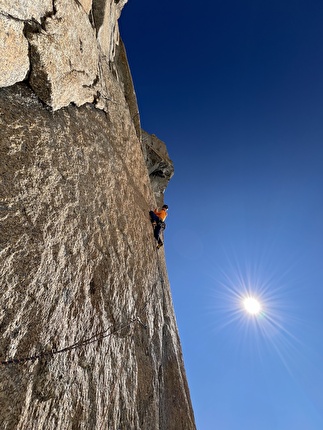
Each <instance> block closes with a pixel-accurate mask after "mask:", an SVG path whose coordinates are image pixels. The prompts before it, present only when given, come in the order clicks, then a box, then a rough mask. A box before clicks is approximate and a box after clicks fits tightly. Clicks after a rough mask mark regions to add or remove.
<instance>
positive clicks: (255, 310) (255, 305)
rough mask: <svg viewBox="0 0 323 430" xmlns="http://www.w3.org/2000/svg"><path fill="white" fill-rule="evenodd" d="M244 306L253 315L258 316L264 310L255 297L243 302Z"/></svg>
mask: <svg viewBox="0 0 323 430" xmlns="http://www.w3.org/2000/svg"><path fill="white" fill-rule="evenodd" d="M243 306H244V308H245V310H246V311H247V312H248V313H249V314H251V315H258V314H259V313H260V312H261V310H262V306H261V304H260V302H259V301H258V300H257V299H255V298H254V297H247V298H245V299H244V300H243Z"/></svg>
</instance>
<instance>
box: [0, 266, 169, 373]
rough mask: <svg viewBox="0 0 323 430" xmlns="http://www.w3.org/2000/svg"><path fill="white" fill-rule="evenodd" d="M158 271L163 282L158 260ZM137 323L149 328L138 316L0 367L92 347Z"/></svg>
mask: <svg viewBox="0 0 323 430" xmlns="http://www.w3.org/2000/svg"><path fill="white" fill-rule="evenodd" d="M157 269H158V274H159V279H160V280H161V281H162V280H163V277H162V275H161V267H160V264H159V261H158V260H157ZM155 286H156V283H155V284H153V285H152V287H151V290H150V292H149V294H148V297H147V299H146V300H145V303H144V305H143V306H142V307H141V308H140V310H139V314H142V313H143V312H144V311H145V310H146V308H147V306H148V303H149V301H150V300H151V297H152V294H153V291H154V287H155ZM135 323H138V324H140V325H141V326H142V327H143V328H144V329H146V328H147V325H146V324H144V323H143V322H142V321H141V319H140V318H139V317H138V316H136V317H134V318H131V319H129V320H128V322H127V323H125V324H123V325H122V326H120V327H119V328H114V327H115V326H114V325H111V326H110V327H108V328H107V329H105V330H103V331H101V332H100V333H96V334H94V335H92V336H91V337H89V338H87V339H84V340H80V341H78V342H76V343H74V344H72V345H69V346H66V347H65V348H61V349H56V348H53V349H51V350H50V351H43V352H39V353H38V354H35V355H32V356H29V357H22V358H11V359H8V360H0V366H7V365H10V364H22V363H26V362H28V361H32V362H34V361H36V360H38V359H42V358H46V357H53V356H54V355H57V354H62V353H65V352H68V351H72V350H75V349H77V348H81V347H83V346H86V345H90V344H91V343H94V342H98V341H99V340H102V339H105V338H107V337H110V336H112V335H114V334H116V333H119V332H120V331H122V330H124V329H126V328H127V327H130V326H131V325H132V324H135Z"/></svg>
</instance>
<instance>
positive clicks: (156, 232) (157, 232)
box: [149, 211, 163, 244]
mask: <svg viewBox="0 0 323 430" xmlns="http://www.w3.org/2000/svg"><path fill="white" fill-rule="evenodd" d="M149 215H150V219H151V221H152V222H153V221H155V222H156V223H157V224H156V226H155V228H154V238H155V239H156V240H157V242H158V243H161V244H162V243H163V242H162V241H161V239H160V238H159V235H160V229H161V225H160V223H161V219H160V218H159V217H158V216H157V215H156V214H155V212H153V211H150V212H149Z"/></svg>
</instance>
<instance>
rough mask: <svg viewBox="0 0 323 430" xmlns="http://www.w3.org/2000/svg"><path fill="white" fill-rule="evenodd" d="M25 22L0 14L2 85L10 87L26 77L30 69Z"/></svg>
mask: <svg viewBox="0 0 323 430" xmlns="http://www.w3.org/2000/svg"><path fill="white" fill-rule="evenodd" d="M23 27H24V24H23V23H22V22H19V21H15V20H12V19H9V18H7V17H5V16H0V34H1V35H2V36H1V39H0V57H1V62H0V87H8V86H10V85H13V84H14V83H15V82H19V81H22V80H23V79H25V77H26V75H27V73H28V71H29V56H28V42H27V39H26V38H25V37H24V34H23Z"/></svg>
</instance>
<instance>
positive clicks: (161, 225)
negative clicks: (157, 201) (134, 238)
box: [149, 205, 168, 249]
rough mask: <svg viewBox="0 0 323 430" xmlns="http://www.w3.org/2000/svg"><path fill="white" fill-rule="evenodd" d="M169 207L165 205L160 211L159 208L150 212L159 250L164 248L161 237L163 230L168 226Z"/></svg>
mask: <svg viewBox="0 0 323 430" xmlns="http://www.w3.org/2000/svg"><path fill="white" fill-rule="evenodd" d="M167 211H168V206H167V205H163V207H162V208H161V210H160V211H158V210H157V208H156V209H155V210H154V211H150V212H149V215H150V219H151V223H152V225H153V227H154V238H155V239H156V240H157V249H159V248H160V247H161V246H163V241H162V240H161V238H160V237H159V235H160V232H161V230H165V227H166V224H165V219H166V217H167Z"/></svg>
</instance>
